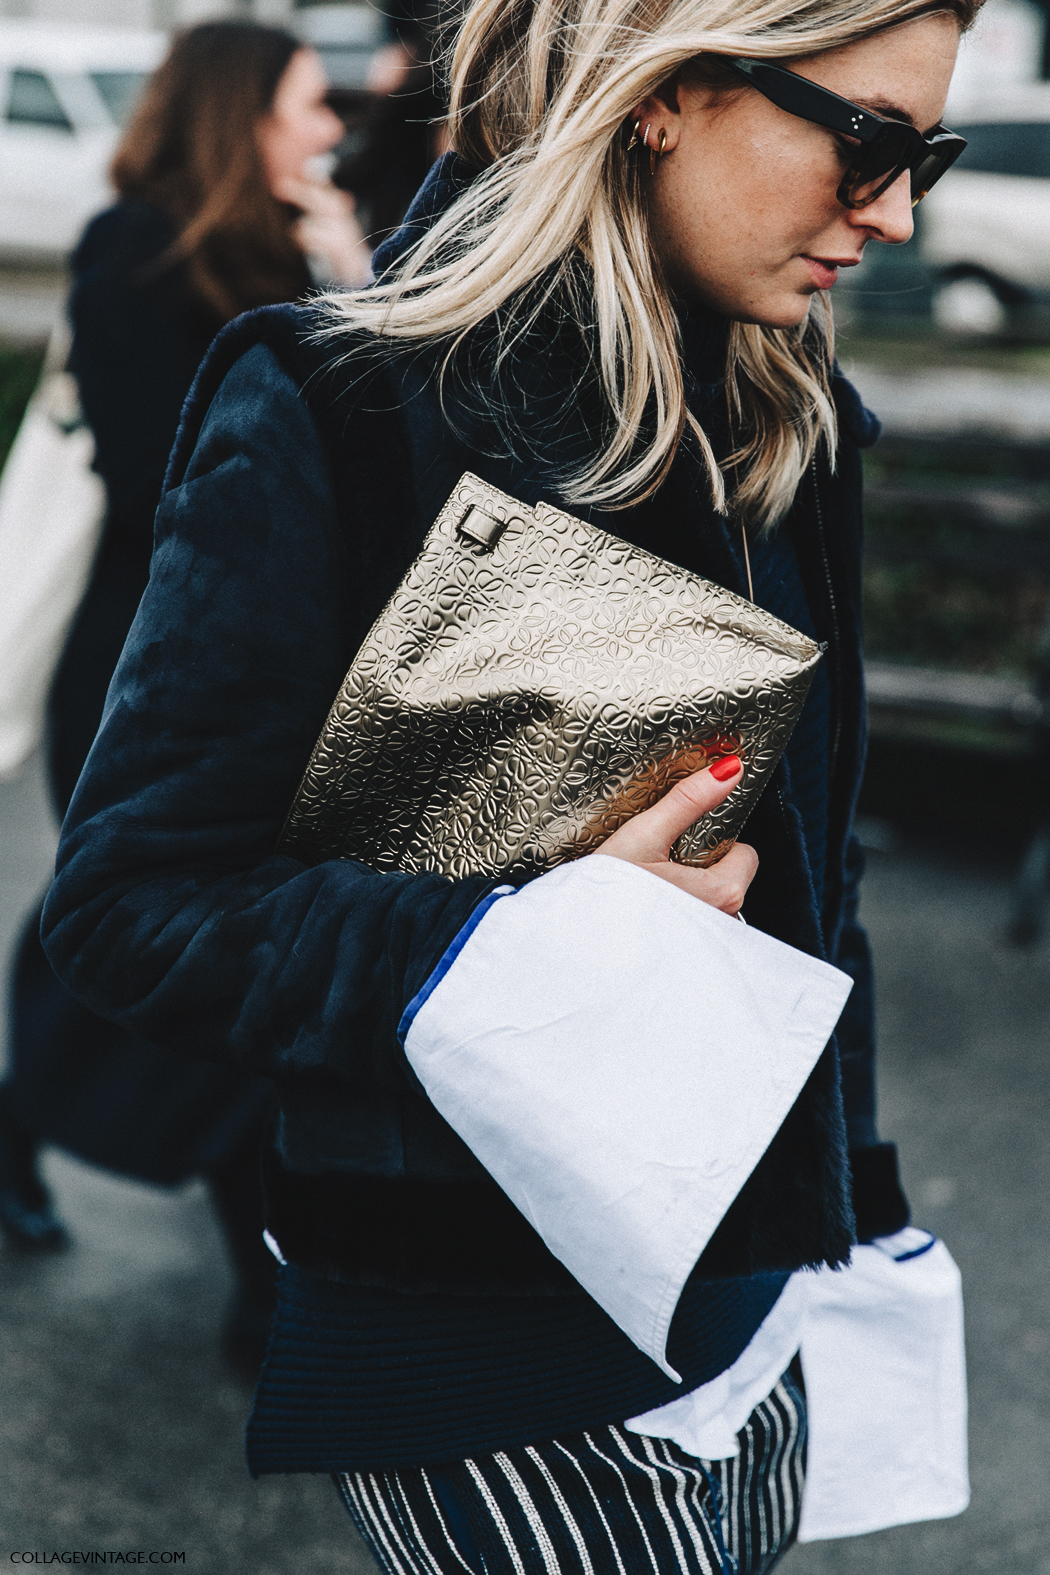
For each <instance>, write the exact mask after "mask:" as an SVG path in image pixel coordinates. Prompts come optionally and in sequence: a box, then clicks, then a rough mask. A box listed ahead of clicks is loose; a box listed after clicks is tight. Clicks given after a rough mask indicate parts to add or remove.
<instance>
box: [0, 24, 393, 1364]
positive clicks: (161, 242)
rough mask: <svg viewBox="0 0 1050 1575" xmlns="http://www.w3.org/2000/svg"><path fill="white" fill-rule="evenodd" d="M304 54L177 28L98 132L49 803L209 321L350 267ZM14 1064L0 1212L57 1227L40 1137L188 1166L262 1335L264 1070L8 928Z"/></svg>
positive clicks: (223, 31)
mask: <svg viewBox="0 0 1050 1575" xmlns="http://www.w3.org/2000/svg"><path fill="white" fill-rule="evenodd" d="M326 88H327V84H326V81H325V76H324V71H323V68H322V66H321V63H320V59H319V57H318V56H317V54H316V53H315V52H314V51H313V50H311V49H304V48H303V47H302V46H301V44H300V42H299V40H298V39H296V38H295V37H294V36H293V35H292V34H290V33H286V32H284V31H282V30H280V29H277V28H269V27H261V26H257V25H255V24H253V23H248V22H216V23H209V24H206V25H204V26H201V27H196V28H192V29H190V30H189V31H188V32H186V33H183V34H182V35H180V36H179V37H178V38H177V39H176V41H175V43H174V45H173V47H172V49H171V52H170V54H169V55H168V57H167V59H166V60H165V61H164V63H163V64H162V65H161V66H160V68H159V70H158V71H157V73H156V75H155V76H154V78H153V80H152V81H151V83H150V85H149V87H148V88H147V90H146V93H145V96H144V98H143V100H142V102H141V104H140V105H139V108H138V110H137V113H136V114H135V116H134V119H133V121H132V123H131V125H130V126H129V128H128V131H127V133H126V135H125V137H124V139H123V141H122V143H121V145H120V147H119V148H118V150H117V153H116V157H115V159H114V162H113V171H112V173H113V181H114V184H115V186H116V188H117V192H118V194H119V201H118V202H117V203H116V205H115V206H114V207H112V208H110V209H108V210H107V211H106V212H105V213H102V214H100V215H99V217H98V218H96V219H95V220H93V221H92V223H91V224H90V225H89V226H88V228H87V231H86V232H85V234H84V237H83V239H82V240H81V242H80V245H79V246H78V248H77V251H76V253H75V255H74V257H73V288H72V294H71V297H70V308H69V309H70V316H71V319H72V326H73V347H72V355H71V362H70V364H71V367H72V370H73V372H74V373H75V376H76V379H77V384H78V387H79V390H80V398H81V404H82V408H83V412H84V416H85V419H86V420H87V422H88V424H89V425H90V427H91V430H92V432H93V434H94V437H95V444H96V461H95V463H96V468H97V469H98V471H99V473H100V474H101V475H102V477H103V479H104V481H105V484H106V492H107V504H108V507H107V516H106V524H105V532H104V536H103V540H102V543H101V546H100V548H99V552H98V557H97V561H96V563H95V567H94V572H93V575H92V578H91V583H90V585H89V588H88V590H87V593H86V596H85V598H84V601H83V604H82V606H81V608H80V611H79V614H78V616H77V619H76V621H75V624H74V627H73V629H72V632H71V634H70V638H69V642H68V645H67V647H66V651H65V654H64V656H63V659H62V662H61V665H60V667H59V670H58V673H57V675H56V679H55V683H54V688H53V691H52V695H51V701H50V707H49V754H48V765H49V770H50V779H51V788H52V794H53V800H54V804H55V809H56V813H57V814H58V816H59V817H60V818H61V816H63V815H64V814H65V811H66V808H67V806H68V804H69V800H70V798H71V796H72V793H73V788H74V786H75V785H76V780H77V777H78V776H79V775H80V770H81V767H82V766H83V763H84V760H85V758H86V756H87V752H88V750H89V748H90V747H91V742H92V740H93V738H94V736H95V732H96V730H97V727H98V723H99V720H100V718H101V716H102V707H103V702H104V700H105V696H106V690H107V688H108V686H109V680H110V678H111V676H112V673H113V669H114V667H115V666H116V662H117V658H118V656H119V655H120V650H121V647H122V645H123V644H124V640H125V637H126V635H127V631H128V629H129V627H130V625H131V620H132V618H133V617H134V614H135V609H136V608H137V606H138V603H139V599H140V597H141V595H142V592H143V590H144V589H145V586H146V581H147V579H148V576H149V560H150V552H151V550H152V542H153V516H154V513H155V511H156V506H157V499H158V498H159V496H160V490H161V484H162V482H163V479H164V469H165V466H166V464H167V461H168V454H169V452H170V450H171V446H172V443H173V441H174V438H175V431H176V427H177V425H178V419H179V412H180V410H181V408H182V404H183V401H184V400H185V398H186V394H187V393H188V391H189V387H190V383H191V382H192V380H193V377H194V374H195V372H196V370H197V366H198V364H199V363H200V360H201V357H202V356H203V355H204V352H205V350H206V349H207V347H208V344H209V343H210V341H211V339H212V338H213V337H214V335H215V334H216V333H217V332H218V330H219V329H220V328H221V327H222V325H223V324H224V323H226V322H228V321H229V320H230V318H232V317H235V316H237V315H238V313H240V312H243V311H245V310H247V309H249V308H251V307H255V306H264V305H269V304H272V303H274V302H278V301H288V300H292V299H294V298H295V297H296V296H300V295H302V294H304V293H305V292H306V291H307V290H308V289H309V288H310V286H311V271H310V266H309V264H308V255H309V257H311V258H313V259H316V263H315V266H316V267H317V268H319V270H320V271H321V276H322V277H323V278H324V279H326V280H331V279H342V280H344V281H345V282H346V283H353V282H356V281H358V280H359V279H360V277H362V276H363V274H364V273H365V272H366V271H367V265H368V256H367V253H366V252H365V251H364V250H363V248H362V245H361V237H360V232H359V230H358V228H357V226H356V223H355V221H354V217H353V208H352V204H351V203H350V202H349V201H348V199H347V198H346V197H344V196H343V194H341V193H339V192H337V191H336V190H335V188H334V187H331V186H329V185H327V184H326V183H325V182H323V181H321V180H318V179H317V178H316V177H315V175H314V174H313V172H312V170H311V160H314V159H315V158H316V157H317V156H318V155H321V154H325V153H327V152H328V151H329V150H330V149H331V148H333V147H334V146H335V144H336V143H337V142H338V141H339V140H340V138H341V136H342V134H343V127H342V122H341V121H340V120H339V119H338V117H337V116H336V115H335V114H333V112H332V111H331V110H330V109H329V108H328V107H327V106H326V103H325V92H326ZM11 1046H12V1067H11V1072H10V1074H9V1077H8V1081H7V1082H6V1083H5V1084H4V1086H3V1088H2V1089H0V1226H2V1228H3V1230H4V1232H5V1235H6V1236H7V1239H8V1241H9V1242H10V1243H11V1244H12V1245H14V1246H16V1247H18V1246H22V1247H27V1248H32V1247H46V1246H49V1245H51V1246H54V1245H59V1244H61V1242H62V1241H63V1239H64V1233H63V1231H62V1227H61V1225H60V1224H59V1222H58V1220H57V1218H56V1216H55V1214H54V1212H53V1210H52V1209H51V1207H50V1204H49V1201H48V1198H47V1194H46V1192H45V1190H44V1188H43V1185H42V1183H41V1181H40V1179H39V1176H38V1174H37V1172H36V1167H35V1152H36V1147H37V1144H38V1143H40V1142H44V1141H47V1142H55V1143H59V1144H62V1145H64V1146H65V1147H67V1148H69V1149H71V1150H72V1151H73V1152H75V1153H77V1154H80V1155H81V1156H83V1157H84V1158H88V1159H92V1160H96V1161H97V1162H99V1163H102V1164H106V1165H109V1166H112V1167H113V1168H116V1169H119V1170H121V1171H124V1172H125V1173H127V1174H130V1175H134V1176H139V1177H141V1178H143V1179H146V1180H156V1181H173V1180H178V1179H181V1178H182V1177H183V1176H185V1175H188V1174H194V1173H199V1172H204V1173H206V1174H207V1176H208V1179H209V1182H210V1185H211V1189H212V1194H213V1197H214V1200H215V1203H216V1206H217V1208H218V1211H219V1214H220V1217H221V1218H222V1221H223V1223H224V1225H225V1227H226V1230H227V1237H228V1241H229V1245H230V1248H231V1252H232V1255H233V1258H234V1262H235V1265H236V1267H237V1270H238V1273H239V1284H240V1291H239V1297H238V1300H237V1302H236V1304H235V1309H234V1313H233V1316H232V1320H231V1323H230V1327H229V1330H228V1338H227V1344H228V1347H229V1349H230V1351H231V1354H232V1355H234V1356H241V1357H243V1358H244V1361H245V1363H246V1365H247V1366H248V1367H250V1366H251V1364H252V1362H253V1360H254V1361H257V1358H258V1356H259V1355H260V1354H261V1348H262V1344H263V1342H264V1340H265V1335H266V1331H267V1328H268V1322H269V1312H270V1304H271V1301H272V1291H271V1281H272V1260H271V1259H270V1258H269V1255H268V1254H266V1252H265V1250H264V1249H263V1247H262V1246H261V1237H260V1233H261V1224H260V1216H259V1200H258V1182H257V1179H256V1172H257V1168H258V1158H257V1144H258V1137H259V1132H260V1128H261V1124H262V1122H263V1121H264V1120H265V1119H266V1115H267V1112H268V1110H269V1105H270V1093H269V1086H268V1084H267V1083H265V1082H263V1081H261V1080H258V1079H245V1078H243V1077H242V1076H240V1075H239V1074H231V1073H230V1072H229V1071H226V1070H221V1069H217V1068H215V1067H213V1066H207V1065H204V1064H203V1063H199V1062H198V1063H192V1062H188V1061H186V1060H185V1059H182V1058H173V1057H172V1056H171V1055H170V1053H168V1052H166V1051H164V1050H162V1049H159V1048H149V1047H147V1046H146V1045H144V1044H143V1043H142V1041H140V1040H138V1039H137V1038H134V1037H133V1036H131V1035H129V1034H127V1033H126V1032H124V1031H123V1030H121V1029H119V1028H116V1027H114V1026H113V1025H111V1024H109V1023H106V1022H104V1021H103V1020H102V1019H101V1018H99V1017H97V1016H96V1015H95V1014H94V1013H92V1012H90V1011H88V1010H87V1009H86V1008H85V1007H83V1006H82V1005H80V1004H79V1003H78V1002H77V1001H75V1000H74V999H73V997H72V996H71V995H69V994H68V992H67V991H66V990H65V989H64V988H63V986H62V985H60V984H59V982H58V980H57V979H56V978H55V976H54V974H53V973H52V971H51V968H50V966H49V964H48V963H47V961H46V959H45V957H44V955H43V952H42V950H41V948H40V941H39V914H35V915H34V916H33V917H32V918H31V919H30V921H29V924H28V925H27V928H26V931H25V935H24V938H23V941H22V944H21V948H20V951H19V955H18V959H17V965H16V972H15V978H14V988H13V998H12V1012H11Z"/></svg>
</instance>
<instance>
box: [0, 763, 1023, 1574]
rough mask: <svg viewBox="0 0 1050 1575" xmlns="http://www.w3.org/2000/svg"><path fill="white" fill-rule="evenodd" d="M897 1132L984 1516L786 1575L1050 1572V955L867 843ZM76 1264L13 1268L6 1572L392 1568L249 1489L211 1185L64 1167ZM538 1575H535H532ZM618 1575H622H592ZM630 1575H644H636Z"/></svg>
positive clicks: (939, 880) (15, 810) (4, 1359)
mask: <svg viewBox="0 0 1050 1575" xmlns="http://www.w3.org/2000/svg"><path fill="white" fill-rule="evenodd" d="M0 828H2V833H3V834H2V836H0V947H4V948H7V947H9V945H10V942H11V940H12V938H13V936H14V935H15V933H16V931H17V928H18V925H19V922H20V919H21V915H22V914H23V913H24V912H25V910H26V909H27V908H28V907H29V906H30V904H31V902H32V901H33V899H34V897H35V896H36V894H37V892H38V890H39V888H40V886H41V885H42V884H43V882H44V880H45V879H46V875H47V869H48V865H49V862H50V858H51V854H52V850H53V845H54V828H53V826H52V825H51V823H50V820H49V817H48V814H47V811H46V806H45V803H44V798H43V792H42V788H41V783H40V777H39V773H38V770H37V769H36V767H33V768H31V769H30V770H29V771H27V773H26V774H25V775H24V776H23V777H22V778H20V779H19V780H18V781H16V782H14V783H10V784H7V785H0ZM867 840H868V841H869V843H871V844H873V845H877V846H878V847H879V848H880V849H881V850H882V851H877V852H872V854H871V855H870V865H871V867H870V871H869V877H868V880H867V885H866V895H865V904H864V912H865V916H866V919H867V922H868V924H869V927H870V930H871V933H872V936H873V941H874V946H875V954H876V961H877V965H878V969H879V978H880V995H879V1005H880V1016H881V1030H882V1045H883V1051H882V1107H881V1124H882V1128H883V1132H884V1135H886V1136H888V1137H892V1138H895V1139H896V1140H897V1141H898V1142H899V1143H900V1145H901V1151H902V1156H903V1170H904V1176H905V1181H906V1185H907V1188H908V1191H909V1193H910V1195H911V1198H912V1200H913V1203H914V1206H915V1216H916V1219H917V1222H918V1223H921V1224H924V1225H928V1226H930V1227H931V1228H932V1229H935V1230H936V1231H938V1232H939V1233H940V1234H941V1235H943V1237H944V1239H945V1240H946V1241H947V1242H948V1244H949V1246H950V1248H951V1250H952V1252H953V1253H954V1254H955V1256H956V1258H957V1260H958V1261H959V1263H960V1265H961V1267H962V1271H963V1276H964V1283H965V1285H966V1291H967V1318H968V1342H969V1365H970V1385H971V1450H972V1460H971V1465H972V1474H973V1488H974V1494H973V1504H972V1506H971V1508H970V1509H969V1510H968V1511H967V1512H966V1513H965V1514H964V1515H962V1516H960V1517H958V1518H957V1519H955V1520H952V1521H945V1522H938V1523H930V1524H926V1525H922V1526H911V1527H901V1528H897V1529H895V1530H891V1531H886V1532H880V1533H876V1534H875V1535H872V1536H868V1537H861V1538H858V1539H855V1540H853V1541H849V1542H829V1543H821V1544H811V1545H810V1546H808V1547H806V1548H800V1549H797V1550H795V1551H794V1552H792V1553H791V1554H789V1555H788V1557H787V1559H786V1560H785V1561H784V1564H783V1566H782V1567H783V1568H784V1569H785V1571H786V1572H787V1575H978V1572H984V1571H995V1572H997V1575H1050V1487H1048V1483H1050V1255H1048V1253H1047V1250H1046V1244H1047V1240H1048V1235H1050V1218H1048V1214H1050V1186H1048V1183H1050V1141H1048V1132H1050V1121H1048V1117H1050V1079H1048V1077H1047V1072H1048V1061H1050V1047H1048V1043H1047V1038H1048V1036H1047V1022H1048V1015H1050V944H1047V943H1046V942H1044V943H1043V944H1041V945H1040V946H1039V947H1037V948H1035V949H1034V950H1032V951H1027V952H1019V951H1015V950H1011V949H1009V948H1007V947H1006V946H1005V945H1004V943H1003V941H1002V939H1001V934H1002V928H1003V922H1004V918H1005V913H1006V900H1007V875H1008V868H1007V866H1006V865H1005V864H1001V863H997V862H995V861H994V859H992V858H990V857H988V856H987V851H986V850H985V849H984V848H983V847H982V846H980V845H975V846H966V845H960V846H957V847H956V848H954V849H951V848H949V849H947V850H945V848H944V847H943V846H934V845H933V844H932V843H930V842H927V841H924V840H923V838H922V837H921V836H915V835H911V836H910V837H909V839H908V840H903V841H902V840H900V838H899V837H898V836H897V835H896V834H895V832H894V828H893V827H892V825H886V824H884V823H883V824H874V825H869V826H868V827H867ZM46 1169H47V1175H48V1178H49V1180H50V1182H51V1184H52V1186H53V1188H54V1190H55V1193H56V1196H57V1198H58V1201H59V1204H60V1207H61V1209H62V1212H63V1214H64V1216H65V1217H66V1219H67V1221H68V1223H69V1226H70V1228H71V1231H72V1234H73V1237H74V1241H75V1245H74V1246H73V1248H72V1249H71V1250H70V1251H69V1252H68V1253H66V1254H64V1255H62V1256H60V1257H55V1258H51V1259H45V1260H39V1261H28V1260H25V1259H18V1258H14V1257H11V1256H0V1565H3V1566H4V1567H6V1564H7V1560H8V1558H9V1555H10V1552H12V1551H16V1550H25V1551H30V1550H36V1551H39V1552H51V1551H58V1552H61V1551H63V1550H73V1549H103V1550H128V1549H133V1550H138V1549H142V1550H145V1551H146V1552H149V1551H165V1550H167V1551H181V1552H184V1553H185V1563H184V1565H182V1566H181V1567H182V1568H184V1569H185V1570H186V1571H187V1572H188V1575H293V1572H295V1575H300V1572H303V1571H307V1570H309V1571H317V1572H319V1575H320V1572H326V1575H327V1572H331V1575H365V1572H366V1571H369V1570H374V1566H373V1565H372V1564H371V1563H370V1562H369V1560H368V1558H367V1556H366V1555H365V1553H364V1552H363V1550H362V1548H361V1546H360V1544H359V1543H358V1542H357V1540H356V1538H355V1536H354V1535H353V1533H352V1530H351V1527H350V1523H349V1520H348V1519H347V1517H346V1515H345V1512H344V1511H343V1509H342V1507H341V1506H340V1504H339V1502H338V1501H337V1499H336V1496H335V1493H334V1490H333V1488H332V1487H331V1485H330V1483H329V1482H328V1481H327V1480H326V1479H324V1478H315V1477H298V1478H295V1477H292V1478H269V1479H265V1480H263V1481H262V1482H258V1483H253V1482H251V1481H250V1479H249V1478H248V1476H247V1472H246V1470H245V1467H244V1463H243V1444H242V1433H243V1426H244V1420H245V1417H246V1414H247V1411H248V1407H249V1403H250V1397H249V1394H248V1393H247V1391H246V1390H245V1388H243V1387H242V1386H241V1385H240V1384H238V1383H237V1382H236V1381H235V1380H233V1379H231V1378H230V1377H229V1376H228V1374H227V1373H226V1372H225V1370H224V1368H223V1366H222V1364H221V1361H220V1359H219V1356H218V1353H217V1337H218V1330H219V1324H220V1321H221V1317H222V1312H223V1307H224V1304H225V1299H226V1296H227V1294H228V1291H229V1283H230V1282H229V1275H228V1270H227V1267H226V1264H225V1262H224V1261H223V1254H222V1247H221V1242H220V1239H219V1236H218V1233H217V1231H216V1228H215V1225H214V1222H213V1220H212V1218H211V1217H210V1212H209V1207H208V1203H207V1198H206V1196H205V1194H204V1191H203V1189H202V1188H201V1187H199V1186H198V1185H196V1184H192V1185H190V1186H187V1187H185V1188H182V1189H176V1190H172V1191H167V1190H163V1189H159V1188H151V1187H144V1186H137V1185H132V1184H130V1183H128V1182H124V1181H118V1180H116V1179H114V1178H112V1177H109V1176H106V1175H103V1174H101V1173H99V1172H97V1171H94V1170H92V1169H90V1168H88V1167H86V1166H83V1165H81V1164H79V1163H78V1162H76V1161H75V1160H72V1159H70V1158H68V1157H66V1156H63V1155H61V1154H57V1153H51V1154H49V1155H48V1156H47V1161H46ZM526 1575H534V1572H532V1571H528V1572H526ZM596 1575H605V1572H596ZM630 1575H634V1572H630Z"/></svg>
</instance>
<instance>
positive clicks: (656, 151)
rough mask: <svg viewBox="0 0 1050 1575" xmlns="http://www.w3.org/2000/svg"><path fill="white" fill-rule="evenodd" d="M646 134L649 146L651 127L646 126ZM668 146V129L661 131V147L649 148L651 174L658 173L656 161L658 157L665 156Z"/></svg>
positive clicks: (647, 145)
mask: <svg viewBox="0 0 1050 1575" xmlns="http://www.w3.org/2000/svg"><path fill="white" fill-rule="evenodd" d="M645 135H646V144H645V145H646V147H649V142H648V137H649V128H648V126H647V127H646V128H645ZM666 146H667V132H666V131H661V133H660V145H659V147H656V148H649V174H650V175H655V174H656V161H657V159H660V158H663V153H664V149H665V148H666Z"/></svg>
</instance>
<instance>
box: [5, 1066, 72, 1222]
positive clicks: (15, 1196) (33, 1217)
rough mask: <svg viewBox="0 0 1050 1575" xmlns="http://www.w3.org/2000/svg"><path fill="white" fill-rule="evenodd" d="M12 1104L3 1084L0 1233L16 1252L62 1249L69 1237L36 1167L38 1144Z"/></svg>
mask: <svg viewBox="0 0 1050 1575" xmlns="http://www.w3.org/2000/svg"><path fill="white" fill-rule="evenodd" d="M10 1104H11V1101H10V1095H9V1092H8V1090H7V1089H6V1088H4V1087H2V1086H0V1232H2V1234H3V1237H4V1240H5V1241H6V1242H7V1245H8V1247H9V1248H13V1249H14V1250H15V1251H16V1252H60V1251H61V1250H62V1248H63V1247H68V1246H69V1236H68V1234H67V1232H66V1228H65V1226H64V1225H63V1224H62V1221H61V1220H60V1219H59V1217H58V1215H57V1214H56V1213H55V1209H54V1206H53V1204H52V1202H51V1195H50V1193H49V1192H48V1190H47V1188H46V1187H45V1185H44V1183H43V1181H42V1179H41V1176H40V1172H39V1170H38V1169H37V1158H36V1143H35V1142H34V1140H33V1138H32V1137H31V1136H30V1135H29V1133H28V1132H26V1131H25V1129H24V1128H23V1127H22V1126H20V1125H19V1123H18V1121H17V1119H16V1117H15V1115H14V1113H13V1111H12V1110H11V1108H10Z"/></svg>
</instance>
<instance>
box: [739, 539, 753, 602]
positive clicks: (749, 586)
mask: <svg viewBox="0 0 1050 1575" xmlns="http://www.w3.org/2000/svg"><path fill="white" fill-rule="evenodd" d="M740 540H741V541H742V542H743V543H744V568H745V569H746V570H747V599H748V601H749V602H753V601H754V599H755V587H754V585H753V584H752V583H751V554H750V553H749V552H748V550H747V531H746V530H745V528H744V522H743V520H741V521H740Z"/></svg>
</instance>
